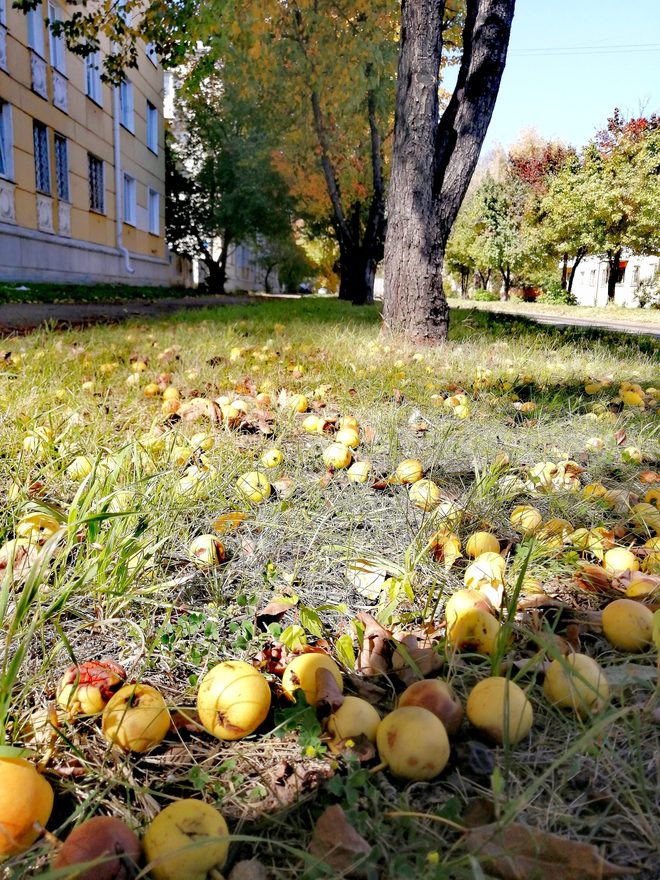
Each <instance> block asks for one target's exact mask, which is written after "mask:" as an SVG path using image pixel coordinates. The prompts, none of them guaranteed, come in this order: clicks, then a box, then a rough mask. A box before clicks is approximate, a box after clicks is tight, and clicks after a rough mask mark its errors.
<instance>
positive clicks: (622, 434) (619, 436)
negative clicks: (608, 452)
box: [614, 428, 627, 446]
mask: <svg viewBox="0 0 660 880" xmlns="http://www.w3.org/2000/svg"><path fill="white" fill-rule="evenodd" d="M626 437H627V434H626V431H625V429H624V428H619V430H618V431H617V432H616V434H615V435H614V439H615V440H616V445H617V446H621V445H622V444H623V443H625V442H626Z"/></svg>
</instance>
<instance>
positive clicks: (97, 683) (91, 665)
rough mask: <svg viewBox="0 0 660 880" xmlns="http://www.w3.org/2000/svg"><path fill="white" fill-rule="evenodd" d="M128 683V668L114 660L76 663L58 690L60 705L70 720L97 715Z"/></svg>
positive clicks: (69, 669) (67, 672) (65, 674)
mask: <svg viewBox="0 0 660 880" xmlns="http://www.w3.org/2000/svg"><path fill="white" fill-rule="evenodd" d="M125 681H126V671H125V669H124V668H123V666H120V665H119V664H118V663H115V662H114V661H112V660H87V661H85V662H84V663H80V664H74V665H73V666H69V668H68V669H67V671H66V672H65V673H64V675H63V676H62V678H61V680H60V683H59V685H58V687H57V695H56V699H57V704H58V706H60V707H61V708H62V709H64V710H65V711H66V712H67V714H68V715H69V716H71V717H75V716H77V715H97V714H98V713H99V712H102V711H103V710H104V708H105V707H106V705H107V703H108V701H109V700H110V699H111V697H112V696H113V694H115V693H116V692H117V691H118V690H119V688H120V687H121V686H122V685H123V684H124V682H125Z"/></svg>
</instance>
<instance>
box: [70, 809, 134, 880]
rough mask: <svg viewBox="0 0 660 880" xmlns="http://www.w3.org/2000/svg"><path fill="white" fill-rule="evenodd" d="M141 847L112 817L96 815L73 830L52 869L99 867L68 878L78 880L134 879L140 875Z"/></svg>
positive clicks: (124, 825) (71, 873) (127, 828)
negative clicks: (89, 864)
mask: <svg viewBox="0 0 660 880" xmlns="http://www.w3.org/2000/svg"><path fill="white" fill-rule="evenodd" d="M141 854H142V848H141V846H140V841H139V840H138V838H137V837H136V836H135V834H134V833H133V832H132V831H131V829H130V828H129V827H128V825H126V823H125V822H122V821H121V819H116V818H114V817H112V816H93V817H92V818H91V819H87V821H86V822H83V823H82V825H79V826H78V827H77V828H76V829H74V830H73V831H72V832H71V834H69V836H68V837H67V839H66V840H65V841H64V843H63V845H62V846H61V847H60V849H59V850H58V851H57V853H56V854H55V856H54V858H53V868H54V869H55V870H58V869H60V868H69V867H74V866H75V865H83V864H85V863H86V862H93V861H96V860H99V862H98V864H95V865H93V866H92V867H88V868H86V869H82V870H78V871H76V872H75V873H74V872H69V874H68V875H67V876H72V877H73V876H75V878H76V880H131V878H133V877H134V876H135V875H136V874H137V873H138V870H137V865H138V862H139V861H140V856H141Z"/></svg>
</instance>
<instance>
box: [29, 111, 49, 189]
mask: <svg viewBox="0 0 660 880" xmlns="http://www.w3.org/2000/svg"><path fill="white" fill-rule="evenodd" d="M32 131H33V135H34V172H35V177H36V183H37V191H38V192H42V193H45V194H46V195H48V196H49V195H50V155H49V150H48V129H47V128H46V126H45V125H43V124H42V123H41V122H34V123H33V129H32Z"/></svg>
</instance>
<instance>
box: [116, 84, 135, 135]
mask: <svg viewBox="0 0 660 880" xmlns="http://www.w3.org/2000/svg"><path fill="white" fill-rule="evenodd" d="M119 117H120V120H121V124H122V125H123V126H124V128H126V129H128V131H130V132H133V131H134V130H135V125H134V122H133V83H130V82H128V81H127V80H124V82H122V83H120V84H119Z"/></svg>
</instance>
